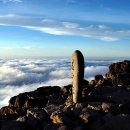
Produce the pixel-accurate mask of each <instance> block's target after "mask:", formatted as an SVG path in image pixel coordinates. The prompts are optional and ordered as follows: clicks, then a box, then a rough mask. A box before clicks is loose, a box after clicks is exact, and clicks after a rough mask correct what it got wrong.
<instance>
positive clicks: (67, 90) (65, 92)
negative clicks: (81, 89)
mask: <svg viewBox="0 0 130 130" xmlns="http://www.w3.org/2000/svg"><path fill="white" fill-rule="evenodd" d="M70 88H72V85H71V84H70V85H67V86H63V87H62V88H61V92H62V93H63V94H69V93H70V91H69V90H70Z"/></svg>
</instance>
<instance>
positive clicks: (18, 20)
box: [0, 14, 130, 41]
mask: <svg viewBox="0 0 130 130" xmlns="http://www.w3.org/2000/svg"><path fill="white" fill-rule="evenodd" d="M0 25H1V26H20V27H24V28H27V29H32V30H38V31H41V32H44V33H48V34H52V35H73V36H81V37H89V38H91V37H92V38H95V39H100V40H103V41H117V40H119V39H122V38H128V37H130V29H125V28H124V29H120V28H118V29H115V28H113V26H110V25H104V24H90V23H87V22H86V23H85V24H81V23H78V22H77V23H74V22H68V21H58V20H53V19H43V18H35V17H30V16H20V15H15V14H7V15H0Z"/></svg>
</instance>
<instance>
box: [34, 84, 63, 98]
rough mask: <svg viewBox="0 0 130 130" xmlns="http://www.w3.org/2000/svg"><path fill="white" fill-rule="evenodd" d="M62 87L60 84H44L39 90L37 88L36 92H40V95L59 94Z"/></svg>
mask: <svg viewBox="0 0 130 130" xmlns="http://www.w3.org/2000/svg"><path fill="white" fill-rule="evenodd" d="M60 89H61V88H60V87H59V86H52V87H51V86H44V87H40V88H38V89H37V90H35V92H36V93H38V94H39V95H44V96H48V95H52V94H57V93H60Z"/></svg>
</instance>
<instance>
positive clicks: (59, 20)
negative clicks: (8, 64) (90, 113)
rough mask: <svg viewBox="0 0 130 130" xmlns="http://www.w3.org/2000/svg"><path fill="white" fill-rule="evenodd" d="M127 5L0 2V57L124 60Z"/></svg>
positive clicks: (129, 1)
mask: <svg viewBox="0 0 130 130" xmlns="http://www.w3.org/2000/svg"><path fill="white" fill-rule="evenodd" d="M129 14H130V0H0V56H1V57H21V56H23V57H30V56H70V55H71V54H72V52H73V51H74V50H76V49H79V50H81V51H82V52H83V54H84V55H85V56H88V57H100V56H101V57H120V56H121V57H126V56H128V57H129V56H130V15H129Z"/></svg>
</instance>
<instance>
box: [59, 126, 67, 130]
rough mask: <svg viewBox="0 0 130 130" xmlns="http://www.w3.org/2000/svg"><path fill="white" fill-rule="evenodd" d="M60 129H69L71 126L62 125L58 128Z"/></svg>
mask: <svg viewBox="0 0 130 130" xmlns="http://www.w3.org/2000/svg"><path fill="white" fill-rule="evenodd" d="M58 130H69V128H68V127H67V126H65V125H63V126H60V127H59V128H58Z"/></svg>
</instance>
